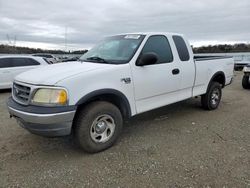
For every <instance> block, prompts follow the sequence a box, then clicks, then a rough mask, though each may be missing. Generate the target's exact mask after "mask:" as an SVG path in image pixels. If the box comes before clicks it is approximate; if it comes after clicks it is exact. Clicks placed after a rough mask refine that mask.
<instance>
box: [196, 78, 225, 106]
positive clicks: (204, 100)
mask: <svg viewBox="0 0 250 188" xmlns="http://www.w3.org/2000/svg"><path fill="white" fill-rule="evenodd" d="M221 96H222V91H221V85H220V84H219V83H218V82H212V83H211V84H210V86H209V88H208V91H207V93H206V94H204V95H202V96H201V105H202V107H203V108H204V109H206V110H215V109H216V108H218V106H219V104H220V100H221Z"/></svg>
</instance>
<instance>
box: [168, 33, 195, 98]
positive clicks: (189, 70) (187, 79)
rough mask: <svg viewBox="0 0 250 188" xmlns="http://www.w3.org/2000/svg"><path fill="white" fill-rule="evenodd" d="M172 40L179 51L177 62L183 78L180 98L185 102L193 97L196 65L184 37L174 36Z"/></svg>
mask: <svg viewBox="0 0 250 188" xmlns="http://www.w3.org/2000/svg"><path fill="white" fill-rule="evenodd" d="M172 38H173V41H174V44H175V47H176V50H177V56H178V57H176V62H178V67H179V69H180V76H181V81H180V87H179V98H180V100H184V99H187V98H190V97H192V90H193V86H194V81H195V64H194V61H193V57H190V54H192V53H190V52H191V50H192V49H191V47H190V45H189V44H188V42H187V41H185V39H184V38H183V37H182V36H178V35H174V36H173V37H172ZM187 44H188V45H187Z"/></svg>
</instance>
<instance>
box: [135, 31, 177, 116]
mask: <svg viewBox="0 0 250 188" xmlns="http://www.w3.org/2000/svg"><path fill="white" fill-rule="evenodd" d="M171 46H173V41H172V40H169V39H168V37H167V36H165V35H152V36H150V37H149V38H148V39H147V41H146V43H145V44H144V46H143V48H142V50H141V53H140V54H141V55H142V54H144V53H147V52H154V53H156V54H157V56H158V61H157V63H156V64H153V65H146V66H136V65H135V63H133V65H132V67H131V68H132V74H133V83H134V92H135V102H136V109H137V113H141V112H145V111H148V110H151V109H154V108H158V107H160V106H165V105H167V104H170V103H173V102H176V101H178V89H179V86H180V83H181V77H180V74H179V72H178V70H179V63H178V62H176V61H175V59H174V55H173V53H172V49H171Z"/></svg>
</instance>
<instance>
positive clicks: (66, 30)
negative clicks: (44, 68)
mask: <svg viewBox="0 0 250 188" xmlns="http://www.w3.org/2000/svg"><path fill="white" fill-rule="evenodd" d="M67 32H68V27H67V26H65V41H64V42H65V52H66V53H67V42H68V41H67Z"/></svg>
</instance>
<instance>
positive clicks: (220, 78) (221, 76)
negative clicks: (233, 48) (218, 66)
mask: <svg viewBox="0 0 250 188" xmlns="http://www.w3.org/2000/svg"><path fill="white" fill-rule="evenodd" d="M211 82H218V83H220V84H221V86H222V88H223V87H224V86H225V82H226V78H225V74H224V73H223V72H218V73H216V74H215V75H214V76H213V77H212V79H211V81H210V83H211ZM210 83H209V84H210Z"/></svg>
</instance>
